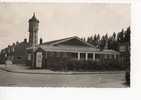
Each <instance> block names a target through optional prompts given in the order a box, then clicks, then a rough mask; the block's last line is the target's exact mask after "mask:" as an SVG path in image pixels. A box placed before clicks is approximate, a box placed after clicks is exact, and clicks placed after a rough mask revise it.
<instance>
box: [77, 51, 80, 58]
mask: <svg viewBox="0 0 141 100" xmlns="http://www.w3.org/2000/svg"><path fill="white" fill-rule="evenodd" d="M77 60H80V52H78V53H77Z"/></svg>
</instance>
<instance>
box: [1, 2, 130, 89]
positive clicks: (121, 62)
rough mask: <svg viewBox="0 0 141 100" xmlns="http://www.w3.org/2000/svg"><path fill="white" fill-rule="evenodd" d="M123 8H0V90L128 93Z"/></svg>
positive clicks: (109, 5) (127, 21)
mask: <svg viewBox="0 0 141 100" xmlns="http://www.w3.org/2000/svg"><path fill="white" fill-rule="evenodd" d="M131 32H132V31H131V5H130V4H129V3H31V2H30V3H18V2H12V3H10V2H3V3H2V2H1V3H0V86H2V87H79V88H80V87H81V88H84V87H89V88H130V84H131V82H130V81H131V80H130V71H131V70H130V55H131V53H130V50H131V47H130V46H131V43H130V35H131Z"/></svg>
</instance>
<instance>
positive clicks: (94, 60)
mask: <svg viewBox="0 0 141 100" xmlns="http://www.w3.org/2000/svg"><path fill="white" fill-rule="evenodd" d="M93 61H95V53H93Z"/></svg>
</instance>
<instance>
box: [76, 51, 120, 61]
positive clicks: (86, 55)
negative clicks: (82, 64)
mask: <svg viewBox="0 0 141 100" xmlns="http://www.w3.org/2000/svg"><path fill="white" fill-rule="evenodd" d="M88 54H89V53H88V52H86V53H85V60H88ZM91 54H93V61H95V59H96V58H95V55H96V54H95V53H91ZM116 58H117V56H116V54H114V59H116ZM77 60H80V52H78V53H77Z"/></svg>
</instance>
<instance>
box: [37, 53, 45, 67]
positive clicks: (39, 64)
mask: <svg viewBox="0 0 141 100" xmlns="http://www.w3.org/2000/svg"><path fill="white" fill-rule="evenodd" d="M42 58H43V55H42V52H37V53H36V68H42Z"/></svg>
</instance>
